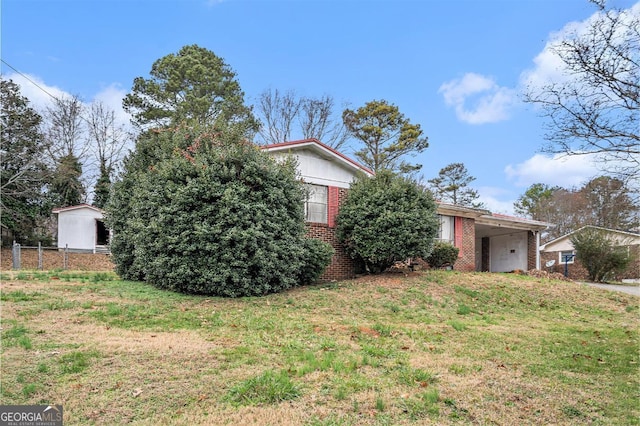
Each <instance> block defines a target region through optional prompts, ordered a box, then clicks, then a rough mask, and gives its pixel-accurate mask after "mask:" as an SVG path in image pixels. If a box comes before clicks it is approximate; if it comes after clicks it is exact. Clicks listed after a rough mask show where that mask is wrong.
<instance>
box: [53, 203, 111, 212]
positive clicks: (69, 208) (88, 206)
mask: <svg viewBox="0 0 640 426" xmlns="http://www.w3.org/2000/svg"><path fill="white" fill-rule="evenodd" d="M80 209H91V210H95V211H97V212H99V213H104V212H103V210H102V209H101V208H98V207H96V206H92V205H91V204H77V205H75V206H67V207H57V208H55V209H53V210H51V212H52V213H62V212H68V211H73V210H80Z"/></svg>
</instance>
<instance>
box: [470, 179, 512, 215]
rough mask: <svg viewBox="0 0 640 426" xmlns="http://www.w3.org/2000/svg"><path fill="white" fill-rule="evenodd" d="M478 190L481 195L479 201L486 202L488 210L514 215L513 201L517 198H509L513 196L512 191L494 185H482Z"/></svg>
mask: <svg viewBox="0 0 640 426" xmlns="http://www.w3.org/2000/svg"><path fill="white" fill-rule="evenodd" d="M477 190H478V194H479V195H480V197H479V198H478V201H480V202H482V203H484V204H485V206H487V209H488V210H490V211H491V212H493V213H503V214H508V215H513V203H514V202H515V200H510V199H508V198H509V197H511V196H513V194H512V193H511V191H508V190H505V189H504V188H496V187H494V186H482V187H480V188H477ZM504 198H507V200H506V201H505V200H503V199H504Z"/></svg>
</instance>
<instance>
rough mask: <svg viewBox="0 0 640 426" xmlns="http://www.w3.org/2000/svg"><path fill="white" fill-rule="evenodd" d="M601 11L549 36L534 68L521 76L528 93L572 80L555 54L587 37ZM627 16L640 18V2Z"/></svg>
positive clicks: (628, 10) (627, 12)
mask: <svg viewBox="0 0 640 426" xmlns="http://www.w3.org/2000/svg"><path fill="white" fill-rule="evenodd" d="M601 13H602V12H600V11H598V12H595V13H594V14H593V15H591V16H590V17H588V18H587V19H585V20H584V21H573V22H569V23H568V24H566V25H565V26H564V27H562V28H561V29H560V30H559V31H554V32H552V33H550V34H549V37H548V41H547V43H546V45H545V47H544V49H543V50H542V51H541V52H540V53H539V54H538V55H537V56H536V57H535V58H534V59H533V63H534V66H533V68H531V69H528V70H525V71H524V72H523V73H522V74H521V75H520V85H521V87H523V88H524V90H526V91H537V90H539V89H540V88H541V87H542V86H544V85H546V84H549V83H550V82H554V83H560V84H561V83H563V82H566V81H569V80H570V79H571V75H570V73H565V67H564V64H563V62H562V60H561V59H560V58H559V57H558V55H557V54H556V53H554V49H556V48H557V47H558V46H559V45H560V44H561V43H562V42H563V41H566V40H571V39H575V38H577V37H581V36H584V35H586V33H587V31H588V30H589V28H590V27H591V25H592V24H593V22H594V21H595V20H596V19H598V18H599V17H600V16H601ZM624 13H625V15H626V16H627V17H628V18H630V17H632V16H635V17H636V19H637V18H638V17H640V2H638V3H636V4H635V5H633V6H632V7H631V8H629V9H626V10H625V11H624Z"/></svg>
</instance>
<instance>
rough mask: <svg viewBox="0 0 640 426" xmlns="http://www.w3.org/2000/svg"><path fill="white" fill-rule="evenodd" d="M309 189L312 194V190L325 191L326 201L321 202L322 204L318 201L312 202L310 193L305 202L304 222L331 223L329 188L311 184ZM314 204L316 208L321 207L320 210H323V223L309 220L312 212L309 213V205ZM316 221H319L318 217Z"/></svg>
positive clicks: (308, 186)
mask: <svg viewBox="0 0 640 426" xmlns="http://www.w3.org/2000/svg"><path fill="white" fill-rule="evenodd" d="M306 185H307V188H308V189H309V191H310V192H311V190H314V189H315V190H317V189H322V190H323V191H324V200H320V202H318V201H310V198H311V193H309V195H308V198H307V199H306V200H305V201H304V220H305V222H310V223H325V224H326V223H329V188H328V187H327V186H324V185H316V184H311V183H307V184H306ZM310 204H313V205H315V206H318V207H320V210H322V217H323V219H322V220H321V221H319V220H309V216H310V212H309V205H310ZM314 219H317V217H315V218H314Z"/></svg>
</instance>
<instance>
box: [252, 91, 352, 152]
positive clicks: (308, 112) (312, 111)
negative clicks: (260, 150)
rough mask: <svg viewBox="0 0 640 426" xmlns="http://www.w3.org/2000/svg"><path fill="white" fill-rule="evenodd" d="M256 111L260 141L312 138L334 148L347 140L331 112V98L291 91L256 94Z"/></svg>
mask: <svg viewBox="0 0 640 426" xmlns="http://www.w3.org/2000/svg"><path fill="white" fill-rule="evenodd" d="M256 112H257V114H258V116H259V118H260V120H261V122H262V123H261V126H260V130H259V131H258V135H259V137H260V142H261V143H264V144H273V143H280V142H285V141H289V140H291V139H292V138H293V139H297V138H303V139H309V138H315V139H318V140H319V141H321V142H323V143H325V144H327V145H329V146H331V147H332V148H334V149H339V148H341V147H342V146H343V145H344V144H345V143H346V141H347V140H348V138H349V133H348V132H347V130H346V128H345V126H344V123H343V122H342V119H341V118H340V116H339V114H338V115H337V116H336V113H335V101H334V100H333V97H331V96H329V95H324V96H322V97H321V98H310V97H305V96H299V95H298V94H296V92H295V91H293V90H289V91H286V92H280V91H279V90H278V89H275V90H271V89H268V90H265V91H264V92H262V93H261V94H260V97H259V99H258V104H257V105H256Z"/></svg>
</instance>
